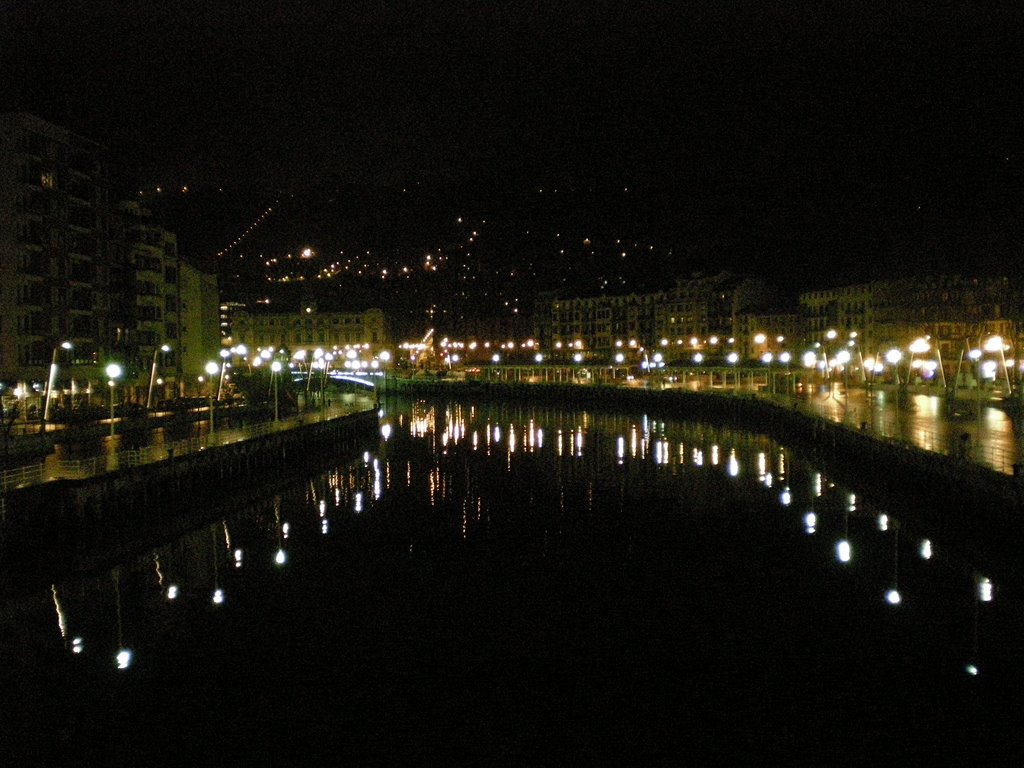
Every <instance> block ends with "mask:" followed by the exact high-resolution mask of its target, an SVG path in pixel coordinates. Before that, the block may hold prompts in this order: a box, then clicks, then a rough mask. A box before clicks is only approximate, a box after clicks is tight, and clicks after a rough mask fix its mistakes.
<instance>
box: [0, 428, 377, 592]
mask: <svg viewBox="0 0 1024 768" xmlns="http://www.w3.org/2000/svg"><path fill="white" fill-rule="evenodd" d="M379 434H380V433H379V418H378V412H377V410H376V409H374V410H371V411H363V412H360V413H356V414H352V415H350V416H346V417H343V418H339V419H331V420H327V421H316V422H311V423H309V424H306V425H302V426H299V427H295V428H291V429H285V430H281V431H279V432H272V433H270V434H267V435H263V436H261V437H257V438H252V439H249V440H243V441H238V442H234V443H228V444H226V445H219V446H212V447H209V448H206V449H204V450H201V451H197V452H195V453H189V454H185V455H183V456H176V457H173V458H169V459H167V460H164V461H159V462H154V463H151V464H144V465H140V466H137V467H132V468H126V469H122V470H118V471H113V472H108V473H105V474H103V475H98V476H96V477H90V478H84V479H78V480H71V479H65V480H54V481H51V482H47V483H43V484H40V485H31V486H26V487H23V488H16V489H12V490H9V491H8V492H7V493H6V504H5V514H4V519H3V521H2V525H0V559H2V561H0V566H2V567H3V570H4V572H5V573H6V574H10V573H17V574H18V575H19V576H20V577H26V576H30V575H31V574H32V573H33V572H34V571H37V570H41V569H43V567H44V566H45V567H48V568H50V569H51V570H52V567H53V564H54V558H59V559H61V560H62V562H64V563H65V564H66V566H67V568H68V569H69V570H88V569H90V568H92V567H99V566H100V565H101V564H102V563H103V562H106V561H110V560H116V559H118V558H120V557H123V556H124V555H127V554H131V553H133V552H136V551H139V550H140V548H144V547H145V546H151V545H152V543H153V542H154V541H160V540H164V539H167V538H171V537H173V536H175V535H178V534H180V533H182V532H184V531H187V530H190V529H192V528H193V527H195V525H197V524H200V523H202V522H204V521H205V520H206V519H207V518H208V516H209V515H210V513H211V511H212V510H218V509H223V508H224V507H225V505H227V504H245V503H246V502H247V501H249V500H251V499H253V498H257V497H261V496H265V495H266V494H267V493H268V492H272V491H273V490H274V489H275V488H276V487H280V486H283V485H285V484H287V483H288V482H290V481H293V480H294V479H295V478H296V477H297V476H299V475H301V474H306V473H308V472H309V471H311V470H316V469H319V468H322V467H325V466H329V465H331V464H333V463H337V462H339V461H344V460H347V459H350V458H354V457H355V456H357V455H358V454H359V453H360V452H361V451H363V450H366V449H368V448H371V447H372V446H375V445H376V441H377V439H378V438H379Z"/></svg>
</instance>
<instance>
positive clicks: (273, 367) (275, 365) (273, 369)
mask: <svg viewBox="0 0 1024 768" xmlns="http://www.w3.org/2000/svg"><path fill="white" fill-rule="evenodd" d="M280 373H281V363H280V361H278V360H275V361H274V362H272V363H271V364H270V380H271V384H272V385H273V387H274V421H277V420H278V412H277V379H278V375H279V374H280Z"/></svg>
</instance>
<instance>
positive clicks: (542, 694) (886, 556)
mask: <svg viewBox="0 0 1024 768" xmlns="http://www.w3.org/2000/svg"><path fill="white" fill-rule="evenodd" d="M381 424H382V437H381V441H380V444H379V445H373V446H367V452H366V454H365V455H364V456H363V457H362V458H361V459H360V460H358V461H355V462H352V463H346V464H344V465H341V466H338V467H337V468H336V469H334V470H332V471H330V472H328V473H325V474H323V475H320V476H317V477H315V478H312V479H311V480H309V481H308V482H306V483H304V484H301V485H298V486H296V487H294V488H292V489H290V490H288V491H286V492H282V493H279V494H276V495H273V496H271V497H269V498H267V499H266V500H265V502H264V503H262V504H260V505H258V506H257V507H254V508H251V509H245V510H242V511H241V512H238V513H232V514H230V515H228V514H226V513H225V516H216V515H213V516H212V517H211V522H210V524H209V525H207V526H204V527H203V528H201V529H199V530H196V531H193V532H192V533H191V534H190V535H188V536H186V537H183V538H181V539H179V540H176V541H173V542H164V543H160V544H159V545H155V546H154V548H153V549H152V551H149V552H146V553H143V554H140V556H139V557H137V558H135V559H133V560H132V561H130V562H124V563H121V564H119V565H118V566H117V567H115V568H113V569H111V570H105V571H104V572H101V573H95V574H88V575H78V576H74V577H62V578H56V577H55V580H54V583H52V584H50V585H34V586H30V587H26V588H23V589H20V590H15V591H13V592H12V593H11V594H9V595H6V596H5V598H4V600H3V603H2V606H3V612H2V614H0V665H2V671H0V701H2V715H3V720H2V724H0V740H2V741H0V746H2V747H3V750H2V754H3V755H4V758H5V759H4V764H5V765H6V764H10V765H33V764H40V765H71V764H73V765H181V764H189V763H191V764H199V765H207V764H211V765H242V766H248V765H266V766H279V765H334V764H346V763H348V764H355V765H365V764H395V763H421V762H432V763H433V762H440V761H442V760H443V761H444V762H447V763H455V764H470V765H481V764H504V765H544V766H548V765H569V764H572V765H579V764H591V763H602V764H604V763H607V762H610V761H614V762H618V763H622V764H631V765H632V764H675V765H680V764H681V765H704V764H726V763H731V764H751V765H753V764H758V765H760V764H763V763H766V762H769V761H772V762H780V761H781V762H782V763H783V764H786V765H792V764H806V765H836V764H852V763H861V762H863V761H864V760H865V759H874V760H879V761H883V763H889V762H901V763H906V764H920V763H923V761H924V760H928V761H929V762H930V763H932V764H937V765H964V764H971V765H1002V764H1005V765H1018V764H1020V762H1021V758H1022V757H1024V753H1022V752H1021V751H1020V750H1019V749H1018V748H1017V747H1016V736H1017V727H1018V726H1017V723H1018V722H1019V719H1020V712H1021V710H1020V704H1021V698H1022V693H1021V692H1022V691H1024V687H1022V683H1024V681H1022V679H1021V678H1022V675H1021V661H1020V659H1019V655H1020V650H1021V645H1022V638H1024V626H1022V624H1024V621H1022V619H1024V612H1022V603H1021V600H1020V595H1018V594H1016V592H1015V590H1014V589H1012V588H1011V587H1010V586H1009V585H1007V584H1004V583H1002V582H1001V581H1000V579H999V577H998V574H990V573H980V572H978V570H977V569H976V568H975V567H974V566H973V565H972V564H971V563H969V562H967V561H965V560H963V559H961V558H960V557H958V556H957V554H956V553H957V547H956V542H948V541H943V540H942V539H941V537H940V536H938V535H937V534H933V533H930V532H929V531H928V530H927V529H926V528H924V527H921V525H922V524H920V523H918V524H917V526H918V527H915V526H914V525H912V524H911V522H910V519H914V520H917V519H920V515H916V516H915V515H914V514H912V512H913V510H899V509H881V508H878V507H875V506H870V505H868V504H866V503H865V502H864V500H863V499H862V497H861V496H859V495H856V494H855V493H854V492H853V491H852V490H851V489H849V488H843V487H839V486H837V485H836V484H834V483H833V482H832V481H831V480H830V479H829V475H828V473H827V471H825V470H824V469H823V468H820V467H815V466H813V465H811V464H809V463H808V462H806V461H805V460H804V459H802V458H801V457H800V455H798V454H797V453H796V452H795V451H792V450H790V449H788V448H785V447H783V446H780V445H778V444H776V443H774V442H772V441H770V440H768V439H767V438H764V437H759V436H756V435H753V434H747V433H740V432H735V431H731V430H725V429H720V428H714V427H710V426H701V425H695V424H687V423H682V422H672V421H659V420H654V419H651V418H648V417H646V416H644V415H643V414H641V413H636V414H627V413H621V414H606V413H597V412H581V411H574V410H572V409H570V408H566V409H564V410H554V409H549V408H530V407H521V406H517V407H512V406H508V407H497V406H494V407H491V406H471V405H457V404H452V403H443V402H439V403H427V402H418V403H408V402H401V401H396V402H394V403H388V404H386V405H385V410H384V413H383V416H382V418H381ZM880 471H884V468H882V469H881V470H880ZM870 481H871V478H864V483H865V486H866V487H867V486H868V485H869V484H870ZM189 503H195V500H186V499H183V500H182V504H189ZM922 503H925V502H924V501H922ZM965 512H968V513H969V511H965ZM905 513H906V514H905ZM809 515H812V516H813V517H809ZM908 518H909V519H908ZM843 541H846V542H848V543H849V548H850V557H849V561H848V562H843V561H842V559H841V558H840V557H839V553H840V552H841V551H842V550H844V549H845V548H844V547H843V546H842V545H841V542H843ZM280 560H283V562H279V561H280ZM60 572H61V569H60V568H59V564H54V573H55V574H56V573H60ZM986 580H988V581H986ZM894 589H895V590H897V591H898V596H899V602H898V603H897V604H893V603H891V602H890V601H889V600H890V599H895V596H894V595H892V594H890V592H889V591H890V590H894ZM218 590H219V591H220V592H219V594H220V596H222V597H223V602H220V603H215V595H217V594H218ZM172 595H174V596H173V597H172ZM990 596H991V597H992V599H991V600H988V599H987V598H988V597H990ZM122 649H124V650H128V651H130V653H131V657H130V659H128V660H127V667H126V668H124V669H119V668H118V661H117V658H118V653H119V651H121V650H122ZM121 658H122V660H124V659H125V657H124V656H122V657H121Z"/></svg>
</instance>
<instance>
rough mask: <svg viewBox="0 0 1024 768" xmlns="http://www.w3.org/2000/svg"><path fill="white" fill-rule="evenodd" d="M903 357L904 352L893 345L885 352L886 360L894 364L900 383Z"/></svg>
mask: <svg viewBox="0 0 1024 768" xmlns="http://www.w3.org/2000/svg"><path fill="white" fill-rule="evenodd" d="M902 359H903V353H902V352H900V351H899V350H898V349H896V348H895V347H893V348H892V349H890V350H889V351H888V352H886V353H885V362H887V363H888V364H889V365H891V366H892V370H893V372H894V373H895V374H896V384H897V385H899V383H900V360H902Z"/></svg>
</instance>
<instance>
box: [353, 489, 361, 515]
mask: <svg viewBox="0 0 1024 768" xmlns="http://www.w3.org/2000/svg"><path fill="white" fill-rule="evenodd" d="M352 511H353V512H362V511H363V492H362V491H359V492H357V493H356V495H355V497H354V499H353V505H352Z"/></svg>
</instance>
